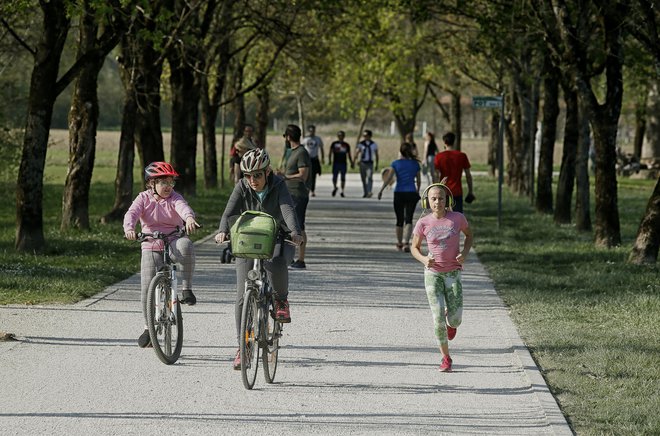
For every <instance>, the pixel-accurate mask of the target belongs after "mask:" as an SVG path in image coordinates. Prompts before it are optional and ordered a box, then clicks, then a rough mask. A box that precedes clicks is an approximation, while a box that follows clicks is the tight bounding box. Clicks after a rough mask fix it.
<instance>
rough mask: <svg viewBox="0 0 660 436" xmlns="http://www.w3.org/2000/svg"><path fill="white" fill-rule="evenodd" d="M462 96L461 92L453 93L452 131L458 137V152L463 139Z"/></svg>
mask: <svg viewBox="0 0 660 436" xmlns="http://www.w3.org/2000/svg"><path fill="white" fill-rule="evenodd" d="M461 109H462V108H461V94H460V92H457V91H454V92H452V93H451V111H452V116H451V130H452V132H454V134H455V135H456V150H460V149H461V138H462V136H463V135H462V129H461V124H462V121H461V120H462V118H463V117H462V115H461V114H462V111H461Z"/></svg>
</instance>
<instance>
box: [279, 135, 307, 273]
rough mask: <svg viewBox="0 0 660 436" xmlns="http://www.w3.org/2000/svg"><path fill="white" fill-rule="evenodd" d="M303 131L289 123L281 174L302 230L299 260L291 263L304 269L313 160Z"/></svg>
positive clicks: (292, 265) (293, 266)
mask: <svg viewBox="0 0 660 436" xmlns="http://www.w3.org/2000/svg"><path fill="white" fill-rule="evenodd" d="M301 136H302V132H301V130H300V127H298V126H296V125H295V124H289V125H288V126H287V128H286V131H285V132H284V139H285V140H286V141H287V142H288V143H289V144H290V145H291V147H290V148H287V150H286V152H285V154H284V160H283V163H282V169H281V174H282V176H283V177H284V179H285V180H286V186H287V188H289V192H290V193H291V197H292V198H293V204H294V209H295V211H296V217H297V218H298V224H299V225H300V228H301V230H302V236H303V243H302V244H301V245H300V246H299V253H298V254H299V256H298V260H296V261H294V262H293V263H292V264H291V268H299V269H304V268H306V267H307V266H306V265H305V248H306V247H307V233H306V232H305V214H306V213H307V204H308V203H309V187H308V186H307V181H308V179H309V175H310V171H311V168H312V161H311V159H310V157H309V153H308V152H307V150H306V149H305V147H302V146H301V145H300V137H301Z"/></svg>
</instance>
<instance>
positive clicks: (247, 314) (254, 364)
mask: <svg viewBox="0 0 660 436" xmlns="http://www.w3.org/2000/svg"><path fill="white" fill-rule="evenodd" d="M257 310H258V308H257V296H256V292H254V290H248V291H246V292H245V298H243V313H242V314H241V334H240V341H241V344H240V350H241V377H242V378H243V386H245V389H252V387H253V386H254V381H255V379H256V378H257V369H258V368H259V344H258V342H257V333H258V332H257V325H258V323H259V318H258V314H257Z"/></svg>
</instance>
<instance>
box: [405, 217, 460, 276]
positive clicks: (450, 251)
mask: <svg viewBox="0 0 660 436" xmlns="http://www.w3.org/2000/svg"><path fill="white" fill-rule="evenodd" d="M467 228H468V222H467V219H465V215H463V214H462V213H460V212H452V211H447V213H446V215H445V216H444V217H442V218H436V217H435V216H434V215H433V214H428V215H426V216H425V217H423V218H421V219H420V220H419V221H417V224H416V225H415V230H414V231H413V234H414V235H416V236H419V237H420V239H425V240H426V245H427V246H428V249H429V252H430V253H433V258H434V259H435V264H434V265H433V267H431V268H430V270H431V271H435V272H449V271H455V270H457V269H463V265H461V264H460V263H458V261H457V260H456V256H458V253H460V245H461V231H462V230H465V229H467Z"/></svg>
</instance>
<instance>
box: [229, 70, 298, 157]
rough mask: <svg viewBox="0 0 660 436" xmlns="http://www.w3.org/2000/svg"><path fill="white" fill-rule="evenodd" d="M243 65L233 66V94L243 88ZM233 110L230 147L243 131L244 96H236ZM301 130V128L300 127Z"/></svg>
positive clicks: (240, 136) (244, 117) (241, 135)
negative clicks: (232, 133)
mask: <svg viewBox="0 0 660 436" xmlns="http://www.w3.org/2000/svg"><path fill="white" fill-rule="evenodd" d="M237 64H238V63H237ZM243 69H244V67H243V65H235V67H234V70H233V73H234V80H233V84H234V92H239V91H240V90H241V89H242V88H243ZM233 108H234V137H233V138H232V141H231V143H232V145H233V144H235V143H236V141H238V140H239V139H241V138H242V137H243V130H244V129H245V123H246V121H245V119H246V116H245V96H244V95H243V94H238V95H236V97H235V98H234V101H233ZM300 128H301V129H303V126H302V125H301V126H300Z"/></svg>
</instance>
